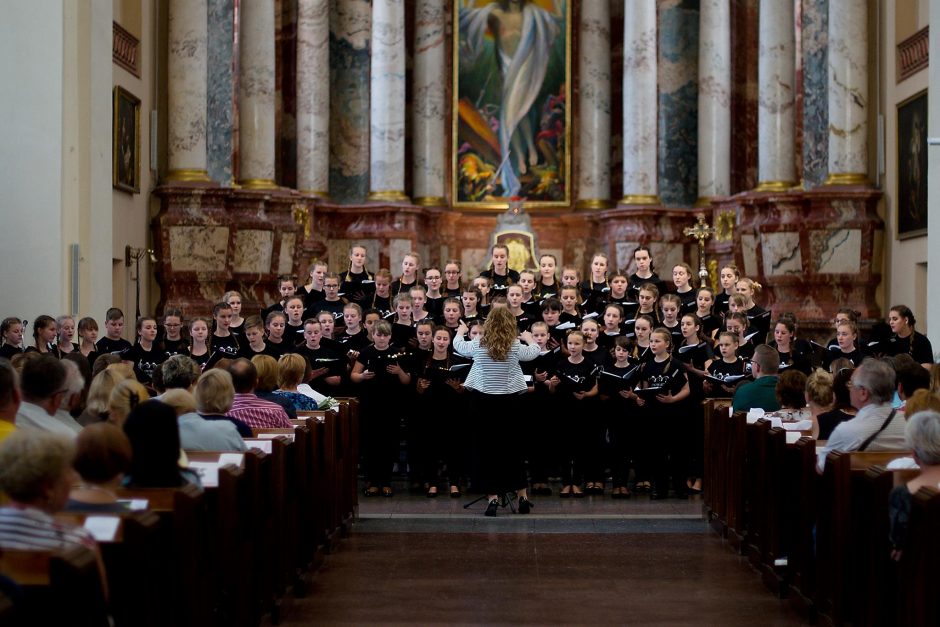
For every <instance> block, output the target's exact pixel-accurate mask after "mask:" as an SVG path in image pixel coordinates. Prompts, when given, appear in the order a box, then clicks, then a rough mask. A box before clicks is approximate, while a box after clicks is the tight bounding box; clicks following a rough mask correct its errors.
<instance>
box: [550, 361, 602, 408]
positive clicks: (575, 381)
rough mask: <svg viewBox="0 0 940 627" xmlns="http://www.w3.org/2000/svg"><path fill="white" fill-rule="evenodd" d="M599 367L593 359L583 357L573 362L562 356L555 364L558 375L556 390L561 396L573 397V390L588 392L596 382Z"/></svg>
mask: <svg viewBox="0 0 940 627" xmlns="http://www.w3.org/2000/svg"><path fill="white" fill-rule="evenodd" d="M599 374H600V368H598V367H597V364H596V363H594V361H593V360H591V359H588V358H587V357H585V358H584V359H582V360H581V363H577V364H573V363H571V361H570V360H569V359H568V358H562V359H560V360H558V362H557V363H556V364H555V375H556V376H557V377H558V381H559V383H558V392H559V393H560V394H563V395H564V396H563V397H568V398H573V397H572V396H571V395H572V394H574V393H575V392H590V391H591V389H593V388H594V385H595V384H596V383H597V377H598V375H599Z"/></svg>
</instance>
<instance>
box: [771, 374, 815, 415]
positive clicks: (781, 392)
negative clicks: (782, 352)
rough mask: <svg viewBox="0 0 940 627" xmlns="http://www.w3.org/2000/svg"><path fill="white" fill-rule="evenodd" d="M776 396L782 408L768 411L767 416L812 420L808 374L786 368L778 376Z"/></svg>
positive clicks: (775, 389)
mask: <svg viewBox="0 0 940 627" xmlns="http://www.w3.org/2000/svg"><path fill="white" fill-rule="evenodd" d="M774 397H775V398H776V399H777V403H778V404H779V405H780V409H777V410H775V411H772V412H767V414H766V415H765V417H773V418H780V419H781V420H782V421H783V422H800V421H801V420H811V419H812V416H813V415H812V413H811V412H810V410H809V408H808V407H807V406H806V375H805V374H803V373H802V372H801V371H799V370H796V369H788V370H785V371H784V372H783V373H782V374H780V375H779V377H778V378H777V385H776V387H775V388H774Z"/></svg>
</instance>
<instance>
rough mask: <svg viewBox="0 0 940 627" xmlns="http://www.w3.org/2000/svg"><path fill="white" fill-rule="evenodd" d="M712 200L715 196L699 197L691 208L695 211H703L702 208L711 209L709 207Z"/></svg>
mask: <svg viewBox="0 0 940 627" xmlns="http://www.w3.org/2000/svg"><path fill="white" fill-rule="evenodd" d="M714 199H715V196H699V197H698V198H697V199H696V200H695V205H693V206H694V207H695V208H696V209H704V208H706V207H711V206H712V201H713V200H714Z"/></svg>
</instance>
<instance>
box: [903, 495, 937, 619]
mask: <svg viewBox="0 0 940 627" xmlns="http://www.w3.org/2000/svg"><path fill="white" fill-rule="evenodd" d="M938 529H940V492H938V490H937V489H935V488H921V489H920V490H918V491H917V494H914V495H913V498H912V503H911V516H910V520H909V521H908V529H907V532H908V533H907V548H906V549H905V551H904V554H903V555H902V557H901V561H900V562H899V563H898V589H899V594H898V608H897V619H896V621H895V624H898V625H937V624H938V623H940V602H938V596H937V585H938V583H940V581H938V580H940V577H938V575H937V563H938V560H940V541H938V538H937V530H938Z"/></svg>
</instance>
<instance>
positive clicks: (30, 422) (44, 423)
mask: <svg viewBox="0 0 940 627" xmlns="http://www.w3.org/2000/svg"><path fill="white" fill-rule="evenodd" d="M16 426H17V427H19V428H21V429H40V430H41V431H49V432H51V433H64V434H65V435H67V436H69V437H71V438H74V437H76V436H77V435H78V433H77V432H76V431H73V430H72V429H70V428H69V427H68V426H66V425H65V423H64V422H61V421H60V420H58V419H56V417H55V416H50V415H49V412H47V411H46V410H45V409H43V408H42V407H40V406H39V405H34V404H33V403H29V402H27V401H23V402H22V403H21V404H20V409H19V411H18V412H16Z"/></svg>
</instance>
